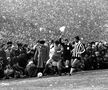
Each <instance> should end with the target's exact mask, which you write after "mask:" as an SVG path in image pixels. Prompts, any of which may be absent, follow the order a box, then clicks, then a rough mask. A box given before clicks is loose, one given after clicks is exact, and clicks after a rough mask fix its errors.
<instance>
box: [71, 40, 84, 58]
mask: <svg viewBox="0 0 108 90" xmlns="http://www.w3.org/2000/svg"><path fill="white" fill-rule="evenodd" d="M84 52H85V48H84V45H83V44H82V43H81V41H79V42H78V43H75V45H74V49H73V51H72V53H73V54H72V56H73V57H80V56H81V54H82V53H84ZM79 53H80V54H79Z"/></svg>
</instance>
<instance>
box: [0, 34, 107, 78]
mask: <svg viewBox="0 0 108 90" xmlns="http://www.w3.org/2000/svg"><path fill="white" fill-rule="evenodd" d="M107 68H108V43H106V42H100V41H95V42H89V43H87V44H84V43H82V42H81V40H80V37H79V36H76V37H75V40H73V42H70V41H69V40H68V39H64V38H63V37H60V38H59V39H58V40H51V41H44V40H38V41H37V42H36V44H35V45H34V46H32V47H29V45H27V44H23V43H19V42H18V43H15V44H13V43H12V42H11V41H9V42H7V43H1V44H0V78H1V79H10V78H24V77H37V74H38V73H39V72H41V73H42V75H43V76H46V75H72V73H73V72H75V71H80V70H95V69H107Z"/></svg>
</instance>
